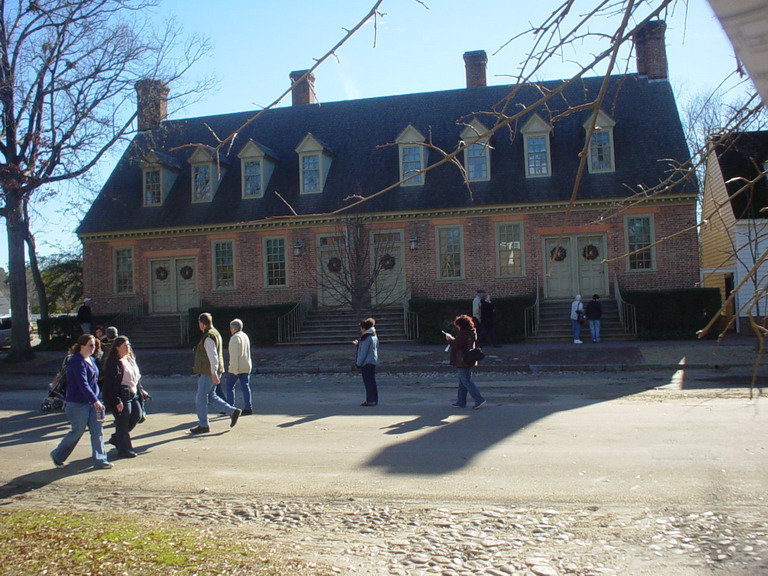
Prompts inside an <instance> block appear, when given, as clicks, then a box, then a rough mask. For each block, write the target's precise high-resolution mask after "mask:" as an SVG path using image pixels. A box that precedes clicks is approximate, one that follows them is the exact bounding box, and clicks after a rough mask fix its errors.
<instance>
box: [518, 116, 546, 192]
mask: <svg viewBox="0 0 768 576" xmlns="http://www.w3.org/2000/svg"><path fill="white" fill-rule="evenodd" d="M520 131H521V132H522V133H523V149H524V154H525V177H526V178H539V177H543V176H551V175H552V162H551V156H550V149H549V139H550V134H551V133H552V126H550V125H549V124H548V123H547V122H545V121H544V120H543V119H542V118H541V116H539V115H538V114H534V115H533V116H531V118H530V119H529V120H528V121H527V122H526V123H525V125H524V126H523V127H522V129H521V130H520Z"/></svg>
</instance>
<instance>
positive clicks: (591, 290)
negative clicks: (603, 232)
mask: <svg viewBox="0 0 768 576" xmlns="http://www.w3.org/2000/svg"><path fill="white" fill-rule="evenodd" d="M578 247H579V253H578V258H579V292H580V293H581V295H582V296H583V297H584V300H587V299H588V298H590V297H591V296H592V294H599V295H600V296H602V297H605V295H606V294H608V276H607V274H606V270H605V264H603V263H602V262H603V259H605V247H604V242H603V237H602V236H579V238H578Z"/></svg>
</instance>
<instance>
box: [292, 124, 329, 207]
mask: <svg viewBox="0 0 768 576" xmlns="http://www.w3.org/2000/svg"><path fill="white" fill-rule="evenodd" d="M295 151H296V153H297V154H298V155H299V193H300V194H322V193H323V190H325V181H326V180H327V178H328V172H329V171H330V169H331V162H332V160H333V155H332V154H331V153H330V151H329V150H326V149H325V147H324V146H323V145H322V144H321V143H320V141H319V140H317V139H316V138H315V137H314V136H312V133H308V134H307V135H306V136H304V139H303V140H302V141H301V143H300V144H299V145H298V146H297V147H296V150H295ZM307 156H317V157H318V170H319V171H320V173H319V175H318V176H319V177H320V186H319V189H318V190H305V189H304V166H303V165H304V158H306V157H307Z"/></svg>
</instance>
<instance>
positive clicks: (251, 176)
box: [243, 160, 261, 198]
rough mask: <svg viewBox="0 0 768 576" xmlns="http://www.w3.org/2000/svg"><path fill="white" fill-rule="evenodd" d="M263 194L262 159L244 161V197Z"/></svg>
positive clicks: (255, 196) (254, 196)
mask: <svg viewBox="0 0 768 576" xmlns="http://www.w3.org/2000/svg"><path fill="white" fill-rule="evenodd" d="M260 196H261V160H245V161H243V198H258V197H260Z"/></svg>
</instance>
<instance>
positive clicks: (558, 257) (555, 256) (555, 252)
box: [549, 246, 568, 262]
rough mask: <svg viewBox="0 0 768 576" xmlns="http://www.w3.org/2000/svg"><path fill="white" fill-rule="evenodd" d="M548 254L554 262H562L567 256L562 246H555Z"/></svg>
mask: <svg viewBox="0 0 768 576" xmlns="http://www.w3.org/2000/svg"><path fill="white" fill-rule="evenodd" d="M549 255H550V256H551V257H552V260H554V261H555V262H562V261H563V260H565V257H566V256H568V251H567V250H566V249H565V248H563V247H562V246H557V247H556V248H552V250H551V251H550V253H549Z"/></svg>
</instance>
